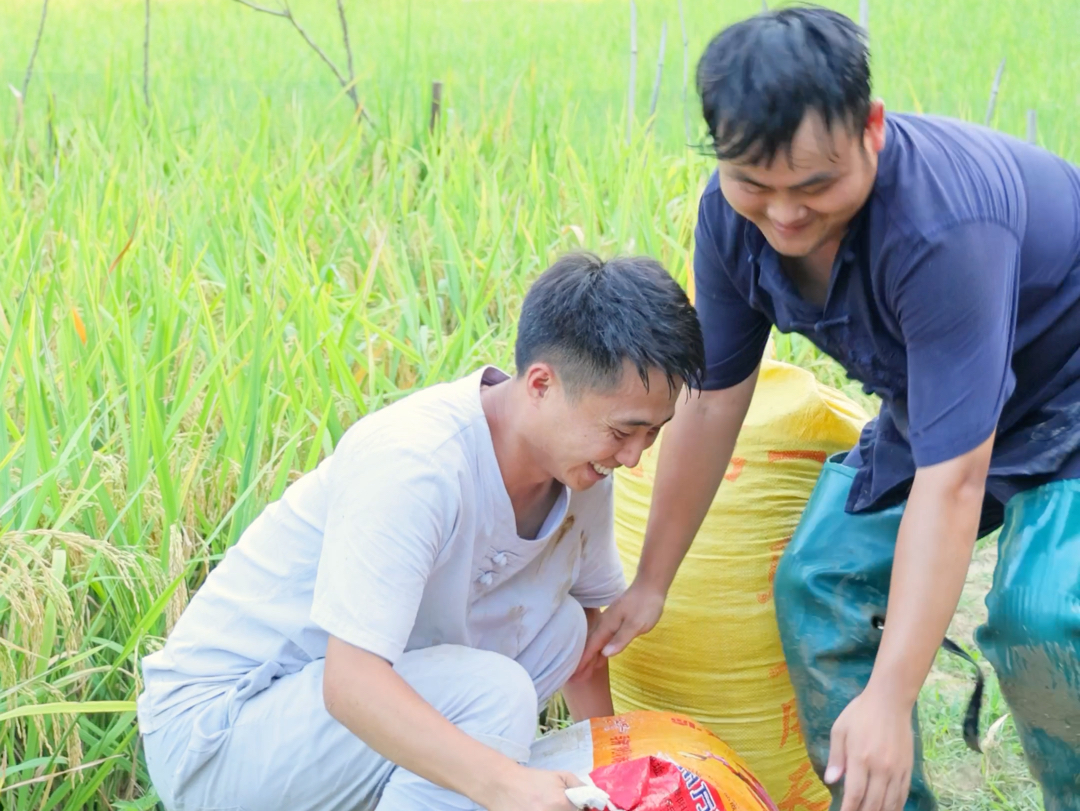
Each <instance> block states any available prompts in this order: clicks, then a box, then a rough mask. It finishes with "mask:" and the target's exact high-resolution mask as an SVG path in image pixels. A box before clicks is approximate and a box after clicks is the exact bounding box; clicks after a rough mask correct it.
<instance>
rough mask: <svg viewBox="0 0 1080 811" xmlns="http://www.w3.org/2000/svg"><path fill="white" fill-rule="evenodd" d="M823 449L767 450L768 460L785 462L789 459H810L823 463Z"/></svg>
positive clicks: (824, 454) (824, 455)
mask: <svg viewBox="0 0 1080 811" xmlns="http://www.w3.org/2000/svg"><path fill="white" fill-rule="evenodd" d="M826 456H827V454H826V453H825V451H769V461H770V462H787V461H789V460H791V459H810V460H811V461H814V462H818V463H819V464H822V465H823V464H825V457H826Z"/></svg>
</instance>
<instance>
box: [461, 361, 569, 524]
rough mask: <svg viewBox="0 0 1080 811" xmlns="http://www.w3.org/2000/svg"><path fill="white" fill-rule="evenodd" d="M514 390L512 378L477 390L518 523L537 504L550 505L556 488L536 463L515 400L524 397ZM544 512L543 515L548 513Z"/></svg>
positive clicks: (504, 483)
mask: <svg viewBox="0 0 1080 811" xmlns="http://www.w3.org/2000/svg"><path fill="white" fill-rule="evenodd" d="M515 389H516V386H515V383H514V380H513V379H511V380H507V381H504V382H503V383H499V384H496V385H494V386H485V387H484V388H482V389H481V391H480V402H481V404H482V405H483V408H484V416H485V418H486V419H487V424H488V430H489V431H490V432H491V442H492V445H493V446H494V448H495V460H496V461H497V462H498V463H499V473H500V474H501V475H502V479H503V485H504V486H505V487H506V492H507V494H508V495H509V496H510V502H511V504H513V506H514V514H515V515H516V516H517V517H518V521H519V524H520V523H521V521H522V519H523V518H524V517H526V516H528V515H529V514H531V513H533V512H534V510H535V509H536V508H537V507H538V505H542V504H543V503H547V502H552V503H553V501H554V498H553V497H552V494H553V493H554V495H555V497H557V494H558V489H559V487H558V482H556V481H555V479H553V478H552V477H551V476H550V475H549V474H548V473H547V472H546V471H545V470H544V468H543V466H542V465H540V464H539V462H538V461H537V458H536V456H537V454H536V449H535V448H534V447H533V446H532V443H531V442H530V441H529V439H528V436H527V435H526V432H525V431H524V430H522V429H521V426H520V423H519V421H518V419H517V414H518V413H519V409H518V408H516V407H515V404H516V403H515V401H516V400H517V398H518V397H522V396H524V395H523V393H522V392H519V391H516V390H515ZM548 509H550V503H549V504H548ZM543 512H544V515H545V516H546V515H547V510H544V511H543Z"/></svg>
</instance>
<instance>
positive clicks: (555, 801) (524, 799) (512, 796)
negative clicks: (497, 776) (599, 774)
mask: <svg viewBox="0 0 1080 811" xmlns="http://www.w3.org/2000/svg"><path fill="white" fill-rule="evenodd" d="M580 785H582V783H581V781H580V780H578V779H577V778H576V777H575V776H574V775H573V774H571V773H570V772H549V771H543V770H541V769H530V768H528V767H526V766H516V768H515V769H514V770H512V771H511V772H510V773H509V774H508V775H507V777H506V778H505V779H502V780H500V781H498V783H497V785H496V786H495V789H494V791H493V792H492V795H491V797H490V798H486V797H485V798H482V800H483V801H482V805H483V806H484V808H486V809H487V811H575V809H574V804H573V803H571V802H570V800H568V799H567V797H566V790H567V789H568V788H573V787H574V786H580Z"/></svg>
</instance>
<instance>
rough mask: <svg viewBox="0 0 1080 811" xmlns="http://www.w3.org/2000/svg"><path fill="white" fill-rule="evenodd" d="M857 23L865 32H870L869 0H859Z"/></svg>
mask: <svg viewBox="0 0 1080 811" xmlns="http://www.w3.org/2000/svg"><path fill="white" fill-rule="evenodd" d="M859 25H861V26H862V30H863V31H865V32H866V33H868V34H869V33H870V0H859Z"/></svg>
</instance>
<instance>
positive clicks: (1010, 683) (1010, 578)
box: [976, 480, 1080, 811]
mask: <svg viewBox="0 0 1080 811" xmlns="http://www.w3.org/2000/svg"><path fill="white" fill-rule="evenodd" d="M986 605H987V608H989V609H990V614H989V618H988V620H987V623H986V625H983V626H982V627H981V628H979V630H978V632H977V633H976V640H977V641H978V643H979V647H980V648H981V649H982V651H983V653H984V655H985V656H986V658H987V659H988V660H989V661H990V663H991V664H992V665H993V666H994V669H995V670H996V671H997V674H998V679H999V681H1000V682H1001V692H1002V694H1003V695H1004V696H1005V700H1006V701H1007V702H1008V703H1009V709H1010V710H1011V711H1012V716H1013V721H1014V722H1015V723H1016V728H1017V731H1018V732H1019V733H1020V739H1021V741H1022V742H1023V745H1024V754H1025V755H1026V756H1027V760H1028V765H1029V766H1030V768H1031V772H1032V774H1033V775H1034V777H1035V779H1036V780H1038V781H1039V783H1040V785H1041V786H1042V790H1043V801H1044V803H1045V805H1046V809H1047V811H1080V481H1077V480H1072V481H1064V482H1054V483H1052V484H1047V485H1043V486H1042V487H1039V488H1036V489H1034V490H1028V491H1025V492H1023V493H1020V494H1019V495H1017V496H1014V497H1013V498H1012V499H1011V500H1010V501H1009V503H1008V505H1006V509H1005V525H1004V527H1003V528H1002V531H1001V539H1000V541H999V546H998V564H997V570H996V571H995V572H994V586H993V589H992V590H991V591H990V595H989V596H988V597H987V598H986Z"/></svg>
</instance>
